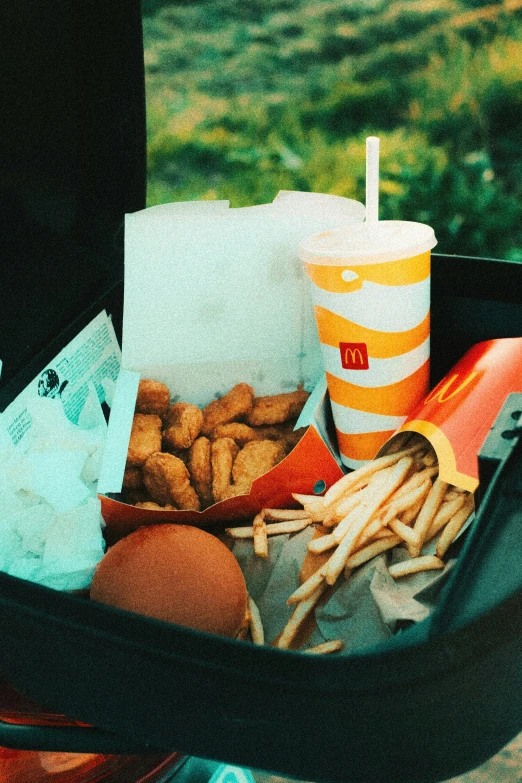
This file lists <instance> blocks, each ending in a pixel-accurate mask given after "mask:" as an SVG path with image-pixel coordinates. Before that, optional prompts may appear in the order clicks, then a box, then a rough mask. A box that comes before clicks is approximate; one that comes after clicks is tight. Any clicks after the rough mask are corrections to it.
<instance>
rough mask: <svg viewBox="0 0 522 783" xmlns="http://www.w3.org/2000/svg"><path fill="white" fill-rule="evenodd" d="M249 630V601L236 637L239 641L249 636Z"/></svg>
mask: <svg viewBox="0 0 522 783" xmlns="http://www.w3.org/2000/svg"><path fill="white" fill-rule="evenodd" d="M249 630H250V609H249V608H248V603H247V608H246V611H245V616H244V617H243V620H242V622H241V625H240V626H239V629H238V631H237V633H236V636H235V638H236V639H238V640H239V641H244V640H245V639H246V638H247V636H248V632H249Z"/></svg>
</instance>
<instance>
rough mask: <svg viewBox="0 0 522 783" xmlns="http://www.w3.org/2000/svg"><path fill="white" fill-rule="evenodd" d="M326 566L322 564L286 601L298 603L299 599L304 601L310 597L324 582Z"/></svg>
mask: <svg viewBox="0 0 522 783" xmlns="http://www.w3.org/2000/svg"><path fill="white" fill-rule="evenodd" d="M325 570H326V569H325V567H324V566H321V567H320V568H318V569H317V571H314V573H313V574H312V575H311V576H309V577H308V579H307V580H306V581H305V582H303V584H302V585H300V586H299V587H298V588H297V590H294V592H293V593H292V595H291V596H290V597H289V598H287V599H286V603H287V604H288V605H290V604H298V603H299V601H304V600H305V599H306V598H310V596H311V595H312V593H313V592H314V591H315V590H316V589H317V588H318V587H319V585H322V584H323V583H324V575H325Z"/></svg>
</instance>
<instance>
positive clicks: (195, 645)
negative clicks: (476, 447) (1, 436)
mask: <svg viewBox="0 0 522 783" xmlns="http://www.w3.org/2000/svg"><path fill="white" fill-rule="evenodd" d="M520 290H522V265H517V264H513V263H507V262H502V261H488V260H483V259H469V258H462V257H448V256H440V255H435V256H434V258H433V265H432V301H433V309H432V316H433V321H432V356H433V382H436V381H437V380H438V379H439V378H440V377H442V375H443V374H444V373H445V372H446V371H447V370H448V369H449V368H450V367H451V365H452V364H453V363H454V361H455V359H456V358H458V357H459V356H460V355H462V354H463V353H464V352H465V351H466V350H467V349H468V348H469V347H470V346H471V345H473V344H475V343H476V342H479V341H481V340H483V339H487V338H493V337H512V336H517V335H518V334H520V330H521V326H522V304H521V303H520V302H519V301H518V291H520ZM121 295H122V289H121V286H120V285H117V286H113V287H112V288H111V289H110V290H109V291H108V292H107V295H106V296H104V297H102V298H101V299H100V300H99V301H97V302H96V303H95V304H94V306H93V307H91V308H90V310H89V312H88V313H86V314H85V315H84V316H83V317H82V318H80V319H79V321H78V322H77V323H76V324H75V325H74V327H71V329H70V330H68V333H67V335H64V336H63V338H62V340H61V341H60V340H58V341H57V342H56V343H55V344H54V346H53V348H52V350H53V351H56V349H57V348H59V347H60V342H63V343H65V342H66V341H67V339H69V338H70V331H73V330H74V328H76V329H79V328H80V327H81V325H83V323H84V322H85V321H87V320H89V318H90V316H91V315H92V314H94V312H95V311H97V309H99V308H100V307H101V306H106V307H107V309H108V311H109V312H114V314H115V318H116V319H117V317H118V313H119V312H120V310H121ZM113 307H114V310H113ZM37 364H38V361H36V363H35V367H36V365H37ZM16 387H17V382H16V379H13V380H12V381H11V384H9V385H8V386H7V387H6V389H5V390H4V393H3V395H2V397H1V398H0V404H1V406H2V408H3V407H4V406H5V404H6V403H7V402H8V400H7V397H8V396H9V394H10V393H11V394H13V393H15V392H16V390H17V388H16ZM515 397H516V398H515V399H514V400H512V399H509V398H508V400H507V401H506V406H505V409H504V410H503V412H502V419H501V418H500V417H499V422H500V424H499V425H498V427H496V428H494V430H493V431H492V433H491V436H490V438H489V439H488V442H487V443H486V444H485V449H486V453H485V455H484V456H483V459H482V462H481V466H482V472H483V473H484V471H485V473H484V475H487V478H486V479H484V481H483V485H482V489H483V490H485V489H486V487H487V485H489V489H487V491H486V492H485V494H484V497H483V500H482V504H481V507H480V512H479V514H478V516H477V520H476V522H475V524H474V526H473V528H472V530H470V531H469V533H468V535H467V536H466V541H465V544H464V547H463V549H462V551H461V553H460V556H459V559H458V561H457V563H458V565H457V567H456V568H455V569H454V570H453V572H452V577H451V579H450V580H449V583H448V586H447V589H446V591H445V592H444V594H443V597H442V600H441V602H440V605H439V608H438V610H437V612H436V613H435V614H434V615H433V616H432V617H431V619H428V620H426V621H424V622H422V623H419V624H417V625H416V626H414V627H412V628H411V629H409V630H407V631H405V632H403V633H401V634H399V635H397V636H395V637H392V638H391V639H390V640H389V641H388V642H386V643H383V644H381V645H379V647H378V648H375V649H374V650H370V651H369V652H368V653H367V654H364V655H348V654H346V655H344V654H341V655H338V656H336V657H333V656H330V657H326V658H317V657H314V656H306V655H303V654H301V653H299V652H293V651H281V650H276V649H273V648H269V647H266V648H265V647H262V648H260V647H255V646H252V645H249V644H245V643H242V642H236V641H231V640H228V639H222V638H218V637H213V636H210V635H206V634H202V633H199V632H196V631H192V630H188V629H184V628H180V627H177V626H171V625H170V626H169V625H166V624H164V623H161V622H158V621H154V620H150V619H147V618H142V617H138V616H134V615H130V614H127V613H125V612H121V611H119V610H116V609H112V608H109V607H105V606H102V605H98V604H96V603H90V602H89V601H87V600H85V599H82V598H78V597H74V596H71V595H66V594H61V593H59V592H56V591H53V590H50V589H47V588H43V587H39V586H36V585H33V584H31V583H28V582H24V581H22V580H19V579H16V578H13V577H9V576H7V575H5V574H0V626H1V628H2V644H1V646H0V674H1V675H2V677H3V678H5V680H6V681H7V682H9V683H10V684H12V685H13V686H14V687H16V688H17V689H18V690H20V691H21V692H22V693H24V694H26V695H27V696H28V697H30V698H31V699H34V700H35V701H36V702H37V703H41V704H45V705H46V706H47V707H49V708H50V709H53V710H55V711H56V712H58V713H64V714H66V715H69V716H71V717H72V718H74V719H76V720H80V721H84V722H86V723H88V724H91V726H93V727H96V728H95V729H94V728H85V729H83V728H81V727H74V728H71V729H68V728H60V729H51V728H47V729H45V730H44V729H42V727H36V728H34V729H32V728H31V727H27V726H25V727H13V726H4V727H1V726H0V729H1V731H0V744H5V745H9V746H11V747H13V746H14V747H16V746H18V747H26V748H27V747H31V743H33V744H32V747H35V746H39V747H46V748H50V746H52V745H53V744H54V749H60V750H66V749H69V750H79V749H82V750H86V749H89V748H90V749H91V750H96V749H97V748H103V749H105V750H107V749H108V748H110V747H111V743H113V745H112V747H113V748H114V750H115V751H119V752H122V751H123V750H126V751H134V752H145V751H146V750H152V749H154V750H157V749H160V750H177V751H180V752H183V753H187V754H192V755H196V756H200V757H207V758H216V759H220V760H223V761H229V762H231V763H235V764H239V765H242V766H246V767H251V768H259V769H266V770H269V771H274V772H278V773H280V774H283V775H286V776H289V777H296V778H301V779H308V780H313V781H317V782H318V783H320V782H321V781H325V783H326V782H328V783H333V782H334V781H335V782H337V781H338V782H339V783H349V782H350V781H353V782H354V783H356V782H357V783H359V782H360V783H363V781H372V782H373V783H380V781H382V783H384V781H387V783H393V782H394V781H397V783H410V782H411V783H423V782H424V781H425V782H426V783H427V782H428V781H440V780H444V779H447V778H449V777H452V776H454V775H456V774H459V773H461V772H463V771H465V770H468V769H470V768H472V767H474V766H477V765H478V764H480V763H481V762H483V761H484V760H486V759H487V758H489V757H490V756H491V755H493V754H494V753H495V752H497V751H498V750H499V749H500V748H501V747H502V746H503V745H504V744H506V743H507V742H508V741H509V740H510V739H511V738H512V737H513V736H515V735H516V734H517V733H518V732H519V731H520V730H521V729H522V655H521V653H520V650H521V648H522V560H521V559H520V557H519V556H518V553H517V548H516V546H515V544H517V543H518V542H519V541H520V540H522V535H521V534H522V530H521V526H522V513H521V503H520V499H521V494H522V482H521V479H520V476H521V475H522V470H521V467H522V450H521V449H522V444H520V443H519V438H518V435H519V422H517V420H516V416H517V415H518V414H520V410H521V405H520V395H518V396H515ZM506 417H507V418H506ZM506 421H507V422H508V423H507V424H506ZM497 430H498V432H497ZM503 433H504V434H503ZM505 433H509V434H508V435H506V434H505ZM492 443H493V445H492ZM499 454H500V457H499ZM497 463H498V466H497ZM52 731H54V732H55V733H54V735H52V734H50V732H52Z"/></svg>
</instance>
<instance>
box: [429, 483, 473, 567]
mask: <svg viewBox="0 0 522 783" xmlns="http://www.w3.org/2000/svg"><path fill="white" fill-rule="evenodd" d="M474 507H475V504H474V501H473V495H469V496H468V497H467V498H466V501H465V503H464V505H463V506H462V507H461V508H460V509H459V510H458V511H457V513H456V514H455V516H454V517H453V518H452V519H451V520H450V521H449V522H448V524H447V525H446V527H445V528H444V530H443V531H442V534H441V537H440V538H439V540H438V542H437V549H436V554H437V557H444V555H445V554H446V552H447V550H448V548H449V546H450V544H452V543H453V541H454V540H455V536H456V535H457V534H458V533H459V532H460V530H461V528H462V526H463V525H464V523H465V522H466V520H467V518H468V517H469V515H470V514H471V512H472V511H473V509H474Z"/></svg>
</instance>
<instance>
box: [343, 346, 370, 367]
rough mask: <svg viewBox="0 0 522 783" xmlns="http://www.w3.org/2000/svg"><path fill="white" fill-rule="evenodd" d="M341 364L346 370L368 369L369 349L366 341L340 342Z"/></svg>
mask: <svg viewBox="0 0 522 783" xmlns="http://www.w3.org/2000/svg"><path fill="white" fill-rule="evenodd" d="M339 350H340V352H341V364H342V366H343V368H344V369H345V370H367V369H368V367H369V365H368V349H367V347H366V343H339Z"/></svg>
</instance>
